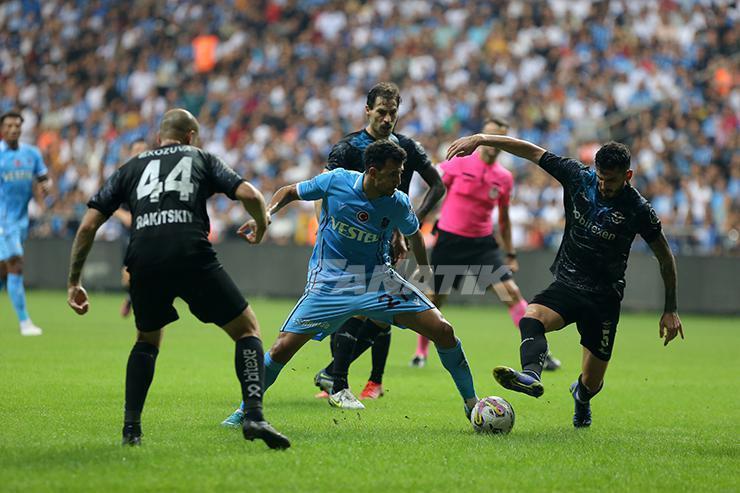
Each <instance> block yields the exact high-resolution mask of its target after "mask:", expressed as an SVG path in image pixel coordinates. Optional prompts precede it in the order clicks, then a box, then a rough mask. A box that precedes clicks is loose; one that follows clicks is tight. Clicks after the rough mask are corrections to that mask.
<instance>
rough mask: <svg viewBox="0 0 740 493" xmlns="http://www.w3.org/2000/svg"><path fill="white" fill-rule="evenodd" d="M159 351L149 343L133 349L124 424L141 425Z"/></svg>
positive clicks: (129, 361) (129, 362)
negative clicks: (142, 413) (142, 412)
mask: <svg viewBox="0 0 740 493" xmlns="http://www.w3.org/2000/svg"><path fill="white" fill-rule="evenodd" d="M158 354H159V349H157V348H156V347H155V346H153V345H151V344H149V343H147V342H137V343H136V344H134V347H133V348H131V353H130V354H129V356H128V364H127V365H126V404H125V405H124V417H123V422H124V424H128V425H132V424H138V423H141V411H142V410H143V409H144V401H145V400H146V393H147V392H148V391H149V386H150V385H151V384H152V380H153V379H154V365H155V363H156V362H157V355H158Z"/></svg>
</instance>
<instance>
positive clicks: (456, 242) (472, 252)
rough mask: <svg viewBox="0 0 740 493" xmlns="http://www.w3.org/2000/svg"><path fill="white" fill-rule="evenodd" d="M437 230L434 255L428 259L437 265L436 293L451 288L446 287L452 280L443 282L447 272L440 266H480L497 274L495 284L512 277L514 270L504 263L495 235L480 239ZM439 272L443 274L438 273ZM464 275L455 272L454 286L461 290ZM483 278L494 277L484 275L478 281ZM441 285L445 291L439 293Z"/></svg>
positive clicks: (433, 264) (435, 276)
mask: <svg viewBox="0 0 740 493" xmlns="http://www.w3.org/2000/svg"><path fill="white" fill-rule="evenodd" d="M438 231H439V235H438V236H437V243H436V244H435V245H434V248H433V249H432V255H431V258H430V259H429V261H430V263H431V264H432V266H433V267H434V272H435V275H434V292H435V293H436V294H449V289H447V285H449V280H448V281H447V282H446V283H444V282H443V281H444V279H445V277H447V275H445V273H444V272H443V271H444V270H445V269H444V267H442V268H440V266H452V267H453V270H454V268H455V267H461V266H468V265H474V266H478V265H480V266H483V267H482V268H481V272H483V270H484V269H485V272H494V273H496V276H495V281H494V283H498V282H502V281H507V280H509V279H511V278H512V275H511V270H510V269H509V267H508V266H507V265H506V264H505V263H504V261H503V259H502V257H501V252H500V251H499V248H498V244H497V243H496V240H495V239H494V238H493V236H492V235H489V236H482V237H480V238H468V237H466V236H460V235H456V234H454V233H449V232H447V231H442V230H441V229H440V230H438ZM437 272H441V273H440V274H437ZM448 275H449V274H448ZM463 277H464V275H462V274H461V275H455V276H454V281H453V282H452V287H453V288H455V289H458V288H459V287H460V281H461V280H462V278H463ZM483 278H487V279H488V280H491V278H490V277H489V276H481V277H480V278H479V281H480V279H483ZM491 284H493V283H491ZM442 288H445V289H444V291H445V292H440V291H441V290H442ZM478 288H479V289H481V290H485V289H487V288H488V286H480V285H479V286H478Z"/></svg>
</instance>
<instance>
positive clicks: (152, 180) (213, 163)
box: [67, 109, 290, 449]
mask: <svg viewBox="0 0 740 493" xmlns="http://www.w3.org/2000/svg"><path fill="white" fill-rule="evenodd" d="M198 130H199V125H198V121H197V120H196V119H195V117H194V116H193V115H191V114H190V113H189V112H187V111H185V110H182V109H174V110H170V111H168V112H167V113H165V115H164V117H163V119H162V123H161V124H160V126H159V135H158V143H159V147H158V148H156V149H153V150H150V151H146V152H143V153H141V154H138V155H137V156H134V157H133V158H131V159H130V160H129V161H128V162H127V163H126V164H124V165H123V166H122V167H120V168H119V169H118V170H117V171H116V172H115V173H114V174H113V175H112V176H111V177H110V178H109V179H108V180H107V181H106V182H105V184H104V185H103V187H102V188H101V189H100V191H99V192H98V193H97V194H96V195H95V196H94V197H93V198H92V199H90V201H89V202H88V207H89V209H88V211H87V213H86V214H85V216H84V218H83V220H82V223H81V224H80V228H79V230H78V231H77V235H76V237H75V240H74V244H73V246H72V253H71V259H70V268H69V280H68V300H67V302H68V304H69V305H70V306H71V307H72V309H73V310H74V311H75V312H77V313H78V314H80V315H84V314H85V313H87V311H88V309H89V307H90V304H89V301H88V297H87V293H86V292H85V289H84V288H83V287H82V285H81V283H80V274H81V272H82V268H83V266H84V264H85V259H86V258H87V255H88V253H89V251H90V248H91V247H92V244H93V241H94V238H95V232H96V231H97V230H98V228H99V227H100V226H101V225H102V224H103V223H104V222H105V221H106V220H107V219H108V218H109V217H110V215H111V214H113V212H115V211H116V209H118V207H119V206H120V205H121V204H126V205H127V206H128V208H129V210H130V211H131V216H132V219H131V220H132V225H131V240H130V243H129V246H128V250H127V252H126V260H125V264H126V266H127V268H128V270H129V272H130V273H131V302H132V305H133V309H134V315H135V318H136V328H137V338H136V343H135V344H134V347H133V349H132V350H131V354H130V355H129V359H128V365H127V368H126V404H125V414H124V425H123V444H124V445H139V444H140V443H141V434H142V433H141V412H142V409H143V407H144V401H145V399H146V394H147V391H148V389H149V385H150V384H151V382H152V379H153V377H154V365H155V361H156V359H157V354H158V353H159V346H160V343H161V341H162V329H163V328H164V327H165V326H166V325H167V324H169V323H171V322H174V321H175V320H177V319H178V315H177V311H176V310H175V309H174V307H173V306H172V303H173V301H174V299H175V298H176V297H180V298H182V299H183V300H184V301H185V302H186V303H187V304H188V306H189V308H190V311H191V312H192V313H193V314H194V315H195V316H196V317H198V319H199V320H201V321H202V322H204V323H215V324H217V325H219V326H220V327H221V328H222V329H223V330H224V331H225V332H226V333H227V334H228V335H229V336H230V337H231V338H232V339H233V340H234V341H235V343H236V352H235V367H236V375H237V378H238V379H239V383H240V385H241V388H242V396H243V398H244V401H245V402H246V406H245V407H246V418H245V420H244V422H243V427H242V430H243V433H244V438H246V439H247V440H254V439H255V438H259V439H261V440H264V441H265V443H266V444H267V445H268V446H269V447H270V448H276V449H285V448H288V447H289V446H290V442H289V441H288V439H287V438H286V437H285V436H283V435H282V434H280V433H279V432H278V431H276V430H275V429H274V428H273V427H272V426H271V425H270V424H269V423H268V422H267V421H265V419H264V417H263V415H262V394H263V391H262V387H263V382H264V361H263V360H264V356H263V354H264V353H263V349H262V341H261V340H260V329H259V323H258V322H257V318H256V317H255V315H254V312H253V311H252V309H251V308H250V307H249V306H248V304H247V301H246V300H245V299H244V297H243V296H242V294H241V293H240V291H239V289H238V288H237V287H236V285H235V284H234V282H233V281H232V280H231V278H230V277H229V275H228V274H227V273H226V272H225V271H224V269H223V267H221V264H220V263H219V262H218V259H217V258H216V252H215V251H214V249H213V247H212V246H211V244H210V242H209V241H208V231H209V219H208V214H207V212H206V200H207V199H208V197H210V196H211V195H213V194H214V193H225V194H226V195H227V196H228V197H230V198H231V199H233V200H239V201H240V202H241V203H242V204H243V205H244V208H245V209H246V210H247V212H249V214H250V215H251V216H252V217H253V218H254V220H255V222H256V225H257V226H256V228H255V229H254V230H253V231H250V232H248V233H247V232H246V231H245V228H244V227H242V228H240V234H241V235H242V236H243V237H244V238H245V239H246V240H247V241H248V242H249V243H259V242H260V241H261V240H262V237H263V235H264V234H265V230H266V228H267V225H268V217H267V212H266V209H265V201H264V198H263V197H262V194H261V193H260V192H259V191H258V190H257V189H256V188H254V187H253V186H252V185H251V184H249V183H247V182H246V181H244V180H243V179H242V178H241V177H240V176H239V175H237V174H236V173H235V172H234V171H233V170H232V169H231V168H229V167H228V166H227V165H226V164H224V162H223V161H221V159H219V158H218V157H216V156H214V155H212V154H210V153H208V152H206V151H203V150H202V149H199V148H197V147H194V145H192V144H195V143H196V142H197V138H198Z"/></svg>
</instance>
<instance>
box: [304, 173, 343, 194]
mask: <svg viewBox="0 0 740 493" xmlns="http://www.w3.org/2000/svg"><path fill="white" fill-rule="evenodd" d="M334 175H335V171H329V172H327V173H321V174H320V175H317V176H314V177H313V178H311V179H310V180H306V181H302V182H300V183H298V185H296V190H297V191H298V197H300V199H301V200H319V199H324V198H326V193H327V192H328V191H329V186H330V185H331V181H332V179H333V178H334Z"/></svg>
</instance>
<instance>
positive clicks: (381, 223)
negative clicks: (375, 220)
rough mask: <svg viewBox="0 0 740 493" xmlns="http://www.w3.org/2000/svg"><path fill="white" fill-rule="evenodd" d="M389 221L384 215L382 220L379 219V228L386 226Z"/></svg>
mask: <svg viewBox="0 0 740 493" xmlns="http://www.w3.org/2000/svg"><path fill="white" fill-rule="evenodd" d="M390 223H391V220H390V219H388V218H387V217H384V218H383V219H382V220H381V221H380V227H381V228H387V227H388V225H389V224H390Z"/></svg>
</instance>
